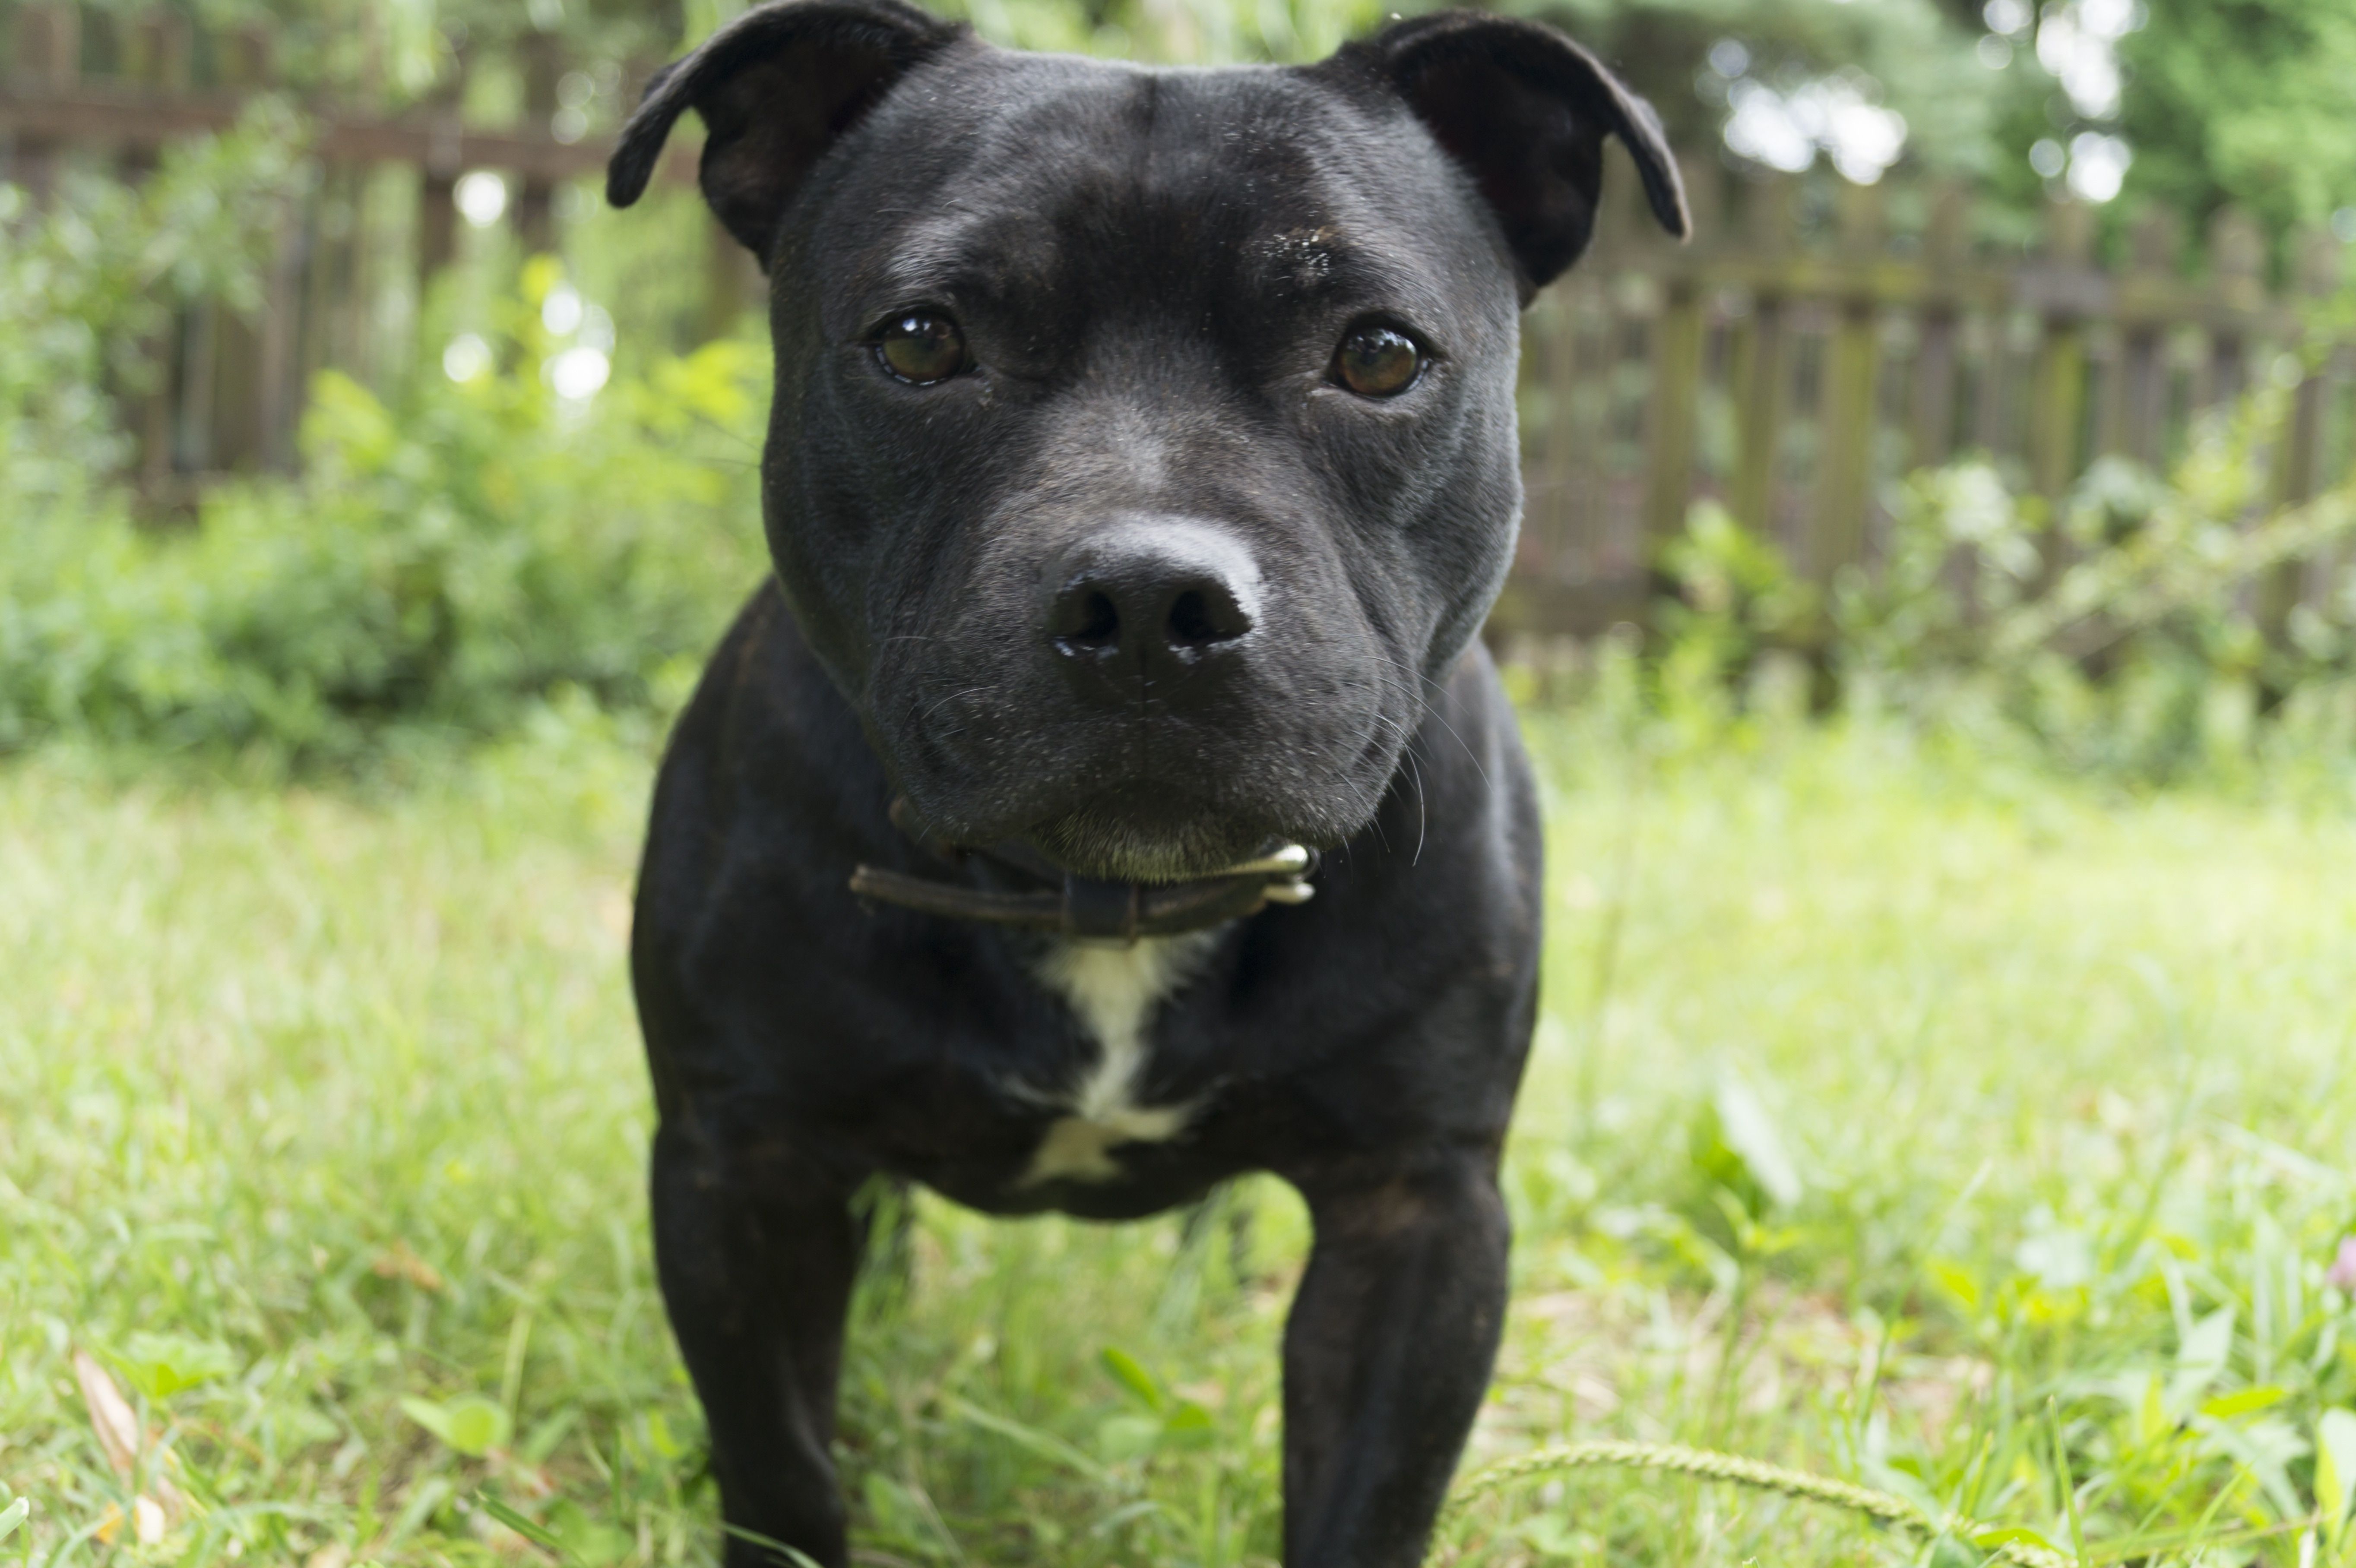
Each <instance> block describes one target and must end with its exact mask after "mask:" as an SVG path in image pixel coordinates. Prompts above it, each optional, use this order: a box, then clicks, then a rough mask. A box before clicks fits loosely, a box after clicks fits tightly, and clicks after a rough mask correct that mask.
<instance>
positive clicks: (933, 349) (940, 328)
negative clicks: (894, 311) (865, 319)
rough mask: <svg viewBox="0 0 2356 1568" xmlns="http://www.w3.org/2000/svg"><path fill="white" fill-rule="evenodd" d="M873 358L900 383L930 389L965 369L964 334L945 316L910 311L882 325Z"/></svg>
mask: <svg viewBox="0 0 2356 1568" xmlns="http://www.w3.org/2000/svg"><path fill="white" fill-rule="evenodd" d="M875 357H877V358H879V359H881V360H882V361H883V368H885V369H886V370H889V371H890V372H892V374H893V375H894V376H897V377H898V378H900V379H902V380H903V381H914V382H915V383H916V385H918V386H919V387H929V386H931V385H932V384H933V383H934V382H936V381H946V380H948V379H949V378H950V377H952V376H954V375H956V374H957V373H958V371H960V370H962V369H964V368H966V357H965V334H963V333H961V332H959V331H958V324H957V323H956V322H954V321H951V320H950V319H949V318H948V316H945V315H932V314H930V313H929V312H926V311H911V312H910V313H909V314H908V315H903V316H895V317H894V318H893V319H892V320H890V321H887V322H885V323H884V324H883V334H882V335H881V336H879V337H878V339H877V340H876V344H875Z"/></svg>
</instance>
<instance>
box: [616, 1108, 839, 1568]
mask: <svg viewBox="0 0 2356 1568" xmlns="http://www.w3.org/2000/svg"><path fill="white" fill-rule="evenodd" d="M760 1167H761V1168H759V1169H757V1171H748V1170H747V1169H746V1168H745V1166H744V1162H743V1161H741V1160H729V1159H726V1158H724V1157H722V1156H721V1155H720V1154H719V1152H718V1151H716V1150H714V1149H712V1148H710V1147H706V1146H705V1145H704V1144H703V1143H702V1142H701V1140H700V1139H698V1138H696V1137H695V1136H692V1135H691V1134H690V1133H686V1132H684V1131H681V1130H680V1129H678V1128H676V1127H673V1126H671V1125H668V1124H667V1125H665V1127H664V1128H663V1130H662V1131H661V1132H659V1133H658V1134H657V1135H656V1136H655V1156H654V1193H653V1197H654V1222H655V1263H656V1267H657V1270H658V1272H659V1275H660V1276H661V1279H662V1292H663V1300H664V1301H665V1303H666V1304H667V1305H668V1306H669V1308H670V1321H671V1328H672V1330H673V1331H674V1332H675V1333H676V1334H677V1335H678V1336H679V1346H680V1352H681V1353H682V1354H683V1355H684V1356H685V1358H686V1360H687V1369H688V1371H689V1373H690V1374H691V1376H692V1377H693V1378H694V1380H695V1392H696V1393H697V1394H698V1395H699V1396H701V1399H702V1401H703V1412H704V1418H705V1420H706V1421H707V1423H709V1424H710V1427H711V1432H712V1474H713V1476H714V1477H715V1478H716V1479H718V1481H719V1483H720V1510H721V1515H722V1517H723V1519H725V1520H727V1522H728V1523H729V1524H730V1525H732V1526H734V1527H735V1529H736V1530H740V1531H748V1532H750V1533H752V1534H754V1535H758V1536H762V1537H766V1538H767V1539H768V1540H771V1541H782V1542H783V1543H785V1544H786V1545H787V1546H791V1547H793V1548H795V1549H796V1550H797V1551H799V1552H806V1553H808V1554H809V1556H810V1557H812V1558H814V1559H816V1560H817V1561H818V1562H819V1563H823V1564H825V1565H826V1568H841V1564H842V1563H844V1562H845V1561H846V1545H845V1541H844V1538H843V1507H842V1498H841V1491H840V1490H839V1488H837V1486H836V1484H835V1474H834V1458H833V1455H832V1453H831V1451H830V1450H831V1448H832V1445H833V1442H834V1401H835V1384H836V1380H837V1377H838V1375H839V1373H840V1371H841V1360H842V1324H843V1317H844V1314H845V1313H846V1312H847V1311H848V1309H849V1307H850V1302H851V1285H852V1283H853V1281H854V1279H855V1277H856V1275H857V1274H858V1268H859V1255H860V1250H861V1227H860V1225H859V1223H858V1221H856V1219H855V1218H854V1217H853V1215H852V1213H851V1202H850V1191H849V1189H847V1188H845V1187H844V1186H843V1184H842V1183H841V1182H840V1181H838V1180H834V1179H830V1178H829V1177H827V1176H826V1175H825V1174H824V1173H822V1172H819V1171H818V1170H816V1169H814V1168H810V1167H809V1166H808V1165H807V1164H806V1163H805V1162H798V1161H793V1160H790V1159H788V1160H786V1161H784V1162H783V1166H782V1168H778V1167H777V1166H776V1164H775V1163H774V1162H771V1161H762V1162H760ZM724 1561H725V1562H726V1563H727V1564H728V1568H754V1565H755V1564H761V1565H763V1568H768V1565H771V1564H776V1563H780V1562H783V1561H786V1559H783V1558H781V1557H780V1555H779V1554H778V1553H776V1552H772V1551H769V1550H768V1549H766V1547H763V1546H761V1545H758V1544H756V1543H755V1541H750V1540H748V1539H746V1538H745V1537H744V1536H742V1535H737V1534H735V1533H734V1532H733V1531H732V1533H731V1534H730V1536H729V1538H728V1541H727V1545H726V1551H725V1556H724Z"/></svg>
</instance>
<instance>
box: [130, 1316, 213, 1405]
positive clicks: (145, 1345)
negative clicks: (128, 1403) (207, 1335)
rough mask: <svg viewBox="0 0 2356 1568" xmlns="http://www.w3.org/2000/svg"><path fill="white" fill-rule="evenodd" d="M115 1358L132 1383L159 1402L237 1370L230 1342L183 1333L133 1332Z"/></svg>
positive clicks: (151, 1398)
mask: <svg viewBox="0 0 2356 1568" xmlns="http://www.w3.org/2000/svg"><path fill="white" fill-rule="evenodd" d="M116 1360H118V1361H120V1362H121V1363H122V1366H123V1375H124V1376H125V1377H127V1378H129V1379H130V1380H131V1383H132V1386H133V1387H134V1388H136V1389H137V1390H138V1391H139V1392H141V1393H144V1394H145V1395H146V1396H147V1397H148V1398H149V1399H150V1400H154V1401H158V1402H160V1401H163V1400H166V1399H169V1398H171V1397H172V1396H173V1395H174V1394H176V1393H178V1392H180V1391H181V1390H183V1389H191V1388H195V1387H196V1386H197V1385H198V1383H206V1382H210V1381H213V1380H214V1379H215V1378H225V1377H228V1376H229V1375H230V1373H232V1372H234V1371H237V1358H236V1356H235V1355H234V1354H233V1353H231V1351H230V1348H229V1347H228V1346H226V1345H223V1344H220V1343H217V1342H216V1341H213V1340H209V1339H189V1338H188V1337H187V1336H186V1335H183V1334H146V1333H141V1334H134V1335H132V1336H131V1338H130V1339H128V1340H126V1341H125V1342H124V1345H123V1353H122V1354H121V1355H120V1356H118V1357H117V1358H116Z"/></svg>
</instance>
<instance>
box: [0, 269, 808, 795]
mask: <svg viewBox="0 0 2356 1568" xmlns="http://www.w3.org/2000/svg"><path fill="white" fill-rule="evenodd" d="M558 278H559V273H558V271H557V268H556V264H555V263H554V262H552V261H539V262H535V263H533V264H532V266H531V267H530V268H528V269H527V271H526V275H525V279H524V289H523V293H522V297H521V298H519V299H518V300H515V301H513V302H510V303H509V304H507V305H505V306H503V307H502V308H501V311H500V313H499V317H500V319H499V321H498V324H497V326H496V328H495V330H494V331H492V332H491V333H489V334H488V335H487V339H486V341H485V342H484V343H483V344H482V348H483V350H484V351H485V352H484V356H483V357H485V359H486V365H485V368H482V369H481V370H479V372H478V373H476V374H474V375H473V376H471V377H470V379H466V380H464V381H455V380H452V379H450V378H449V377H447V376H444V375H441V374H435V373H427V374H423V375H421V376H419V377H417V378H415V379H414V381H413V385H412V389H410V390H409V391H408V392H407V393H405V394H404V395H402V396H401V397H399V398H397V399H395V400H393V401H392V402H391V403H390V404H387V403H385V402H381V401H380V400H378V399H377V398H376V397H375V396H373V395H371V394H370V393H369V391H368V390H366V389H363V388H361V387H360V386H359V385H358V384H356V383H355V382H353V381H350V380H348V379H345V378H343V377H340V376H337V375H333V374H329V375H326V376H323V377H322V378H321V379H320V380H319V382H318V384H317V385H316V388H315V389H314V397H313V406H312V410H311V412H310V414H309V416H308V418H307V420H306V421H305V427H304V431H303V445H304V453H305V464H304V476H303V477H302V478H301V479H299V480H290V479H283V478H271V479H260V480H252V481H248V482H244V483H241V484H237V485H231V486H226V487H223V488H221V489H219V490H216V491H213V492H211V493H210V494H209V496H207V497H206V498H205V500H204V501H203V503H202V504H201V506H200V508H199V513H198V517H197V519H196V522H195V525H194V526H193V527H190V528H172V529H169V530H161V531H159V530H156V529H153V528H145V527H143V526H141V525H140V524H138V523H137V522H135V521H134V519H133V517H132V516H131V513H130V509H129V507H128V504H127V502H126V500H125V499H124V498H123V496H120V495H112V496H102V497H99V498H98V499H97V500H96V502H95V503H94V504H92V505H90V506H76V507H68V506H53V507H26V508H22V509H21V510H20V513H19V515H18V516H16V517H13V518H12V519H11V522H10V525H9V536H10V537H9V541H8V549H7V550H6V553H5V559H0V745H6V746H23V745H26V744H28V743H31V742H34V741H39V740H41V739H44V738H46V737H48V736H53V735H59V734H84V735H90V736H94V737H97V738H101V739H105V740H110V741H139V742H145V743H160V744H163V745H166V746H169V747H180V748H185V747H198V748H209V747H220V748H230V749H244V748H261V749H262V750H265V751H267V752H270V753H272V754H273V755H278V756H283V757H284V758H286V759H289V760H291V761H293V762H295V763H323V762H324V763H337V762H345V761H350V760H354V759H357V758H359V757H360V756H362V755H364V754H365V753H367V752H370V751H371V750H372V749H375V748H376V747H378V746H379V745H380V743H381V742H382V741H383V740H384V738H385V736H386V735H387V733H388V732H390V731H394V730H397V729H402V728H404V727H418V726H423V727H425V728H428V729H432V730H438V731H448V732H454V733H456V734H459V735H462V736H463V735H479V734H489V733H492V732H495V731H499V730H501V729H503V728H506V727H509V726H510V725H512V724H513V723H514V722H516V721H517V720H518V719H519V717H521V716H522V715H523V714H524V713H525V712H526V711H527V710H528V709H530V707H531V705H532V704H534V703H535V702H538V701H540V700H541V699H546V698H549V697H550V696H552V695H554V694H557V693H559V692H561V691H563V690H566V689H578V690H581V691H584V692H586V693H588V694H589V695H591V696H593V697H594V698H595V699H598V700H600V701H602V702H605V703H623V704H628V703H638V702H644V701H646V700H648V699H649V698H652V697H656V696H658V695H659V689H660V688H663V687H664V686H665V685H666V683H668V684H669V686H670V687H672V688H677V687H679V686H680V685H681V684H683V682H684V680H685V679H686V678H687V676H688V675H689V674H690V673H691V667H692V661H693V660H694V659H695V658H696V657H697V656H700V655H701V653H702V652H703V651H704V650H705V649H706V648H707V647H708V646H709V645H710V644H711V642H712V639H713V638H714V637H715V636H716V635H718V632H719V630H720V629H721V627H722V626H723V624H724V623H725V620H726V618H727V616H728V614H729V613H730V612H731V610H732V609H733V608H734V605H735V604H736V603H738V602H739V601H740V600H741V599H742V598H743V597H744V594H745V593H746V592H748V591H749V590H750V588H751V586H752V585H753V584H754V583H755V582H756V581H759V577H760V573H761V571H763V570H764V564H763V563H764V558H763V556H762V554H761V543H760V538H759V526H758V518H759V503H758V495H757V467H756V464H755V461H754V453H755V452H756V451H757V432H758V430H759V426H760V421H761V416H762V412H763V405H764V401H765V396H764V391H763V389H764V387H765V384H766V352H765V351H764V350H762V349H761V348H759V347H755V346H754V345H752V344H749V343H745V342H737V341H722V342H717V343H713V344H711V345H709V346H707V347H704V348H701V349H699V350H697V351H696V352H695V353H693V354H691V355H689V356H687V357H683V358H678V359H670V360H665V361H662V362H659V363H658V364H656V365H654V366H653V367H652V368H650V369H649V370H648V372H647V373H646V374H644V375H643V376H640V377H637V378H619V379H616V380H615V381H613V382H611V383H609V384H607V385H606V386H605V387H604V388H603V389H602V390H600V391H598V392H596V393H595V395H594V396H593V397H590V398H587V399H567V398H564V397H561V396H559V395H558V394H557V393H556V392H555V391H554V390H552V388H551V387H550V385H549V384H548V378H547V376H546V374H545V373H544V372H545V368H546V367H547V366H549V365H551V364H552V363H553V362H554V358H555V355H556V353H557V352H558V351H559V349H560V345H559V344H558V343H557V342H556V341H555V340H553V339H552V337H551V336H550V335H549V334H548V333H547V332H546V331H545V330H544V329H543V328H542V327H541V324H540V310H539V305H540V303H541V299H542V298H543V297H544V296H545V295H546V293H548V291H549V290H550V289H551V288H552V286H554V285H555V283H557V281H558Z"/></svg>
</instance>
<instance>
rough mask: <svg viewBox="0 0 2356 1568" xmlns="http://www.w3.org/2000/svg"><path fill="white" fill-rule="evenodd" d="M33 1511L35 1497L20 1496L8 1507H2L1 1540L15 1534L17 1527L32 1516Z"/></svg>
mask: <svg viewBox="0 0 2356 1568" xmlns="http://www.w3.org/2000/svg"><path fill="white" fill-rule="evenodd" d="M32 1512H33V1499H30V1498H18V1499H16V1501H15V1502H13V1503H10V1504H9V1505H8V1506H7V1507H6V1508H5V1509H0V1541H5V1540H7V1539H8V1537H9V1536H11V1535H13V1534H15V1533H16V1527H17V1526H18V1525H20V1524H22V1523H24V1522H25V1520H27V1519H28V1518H30V1517H31V1516H32Z"/></svg>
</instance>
